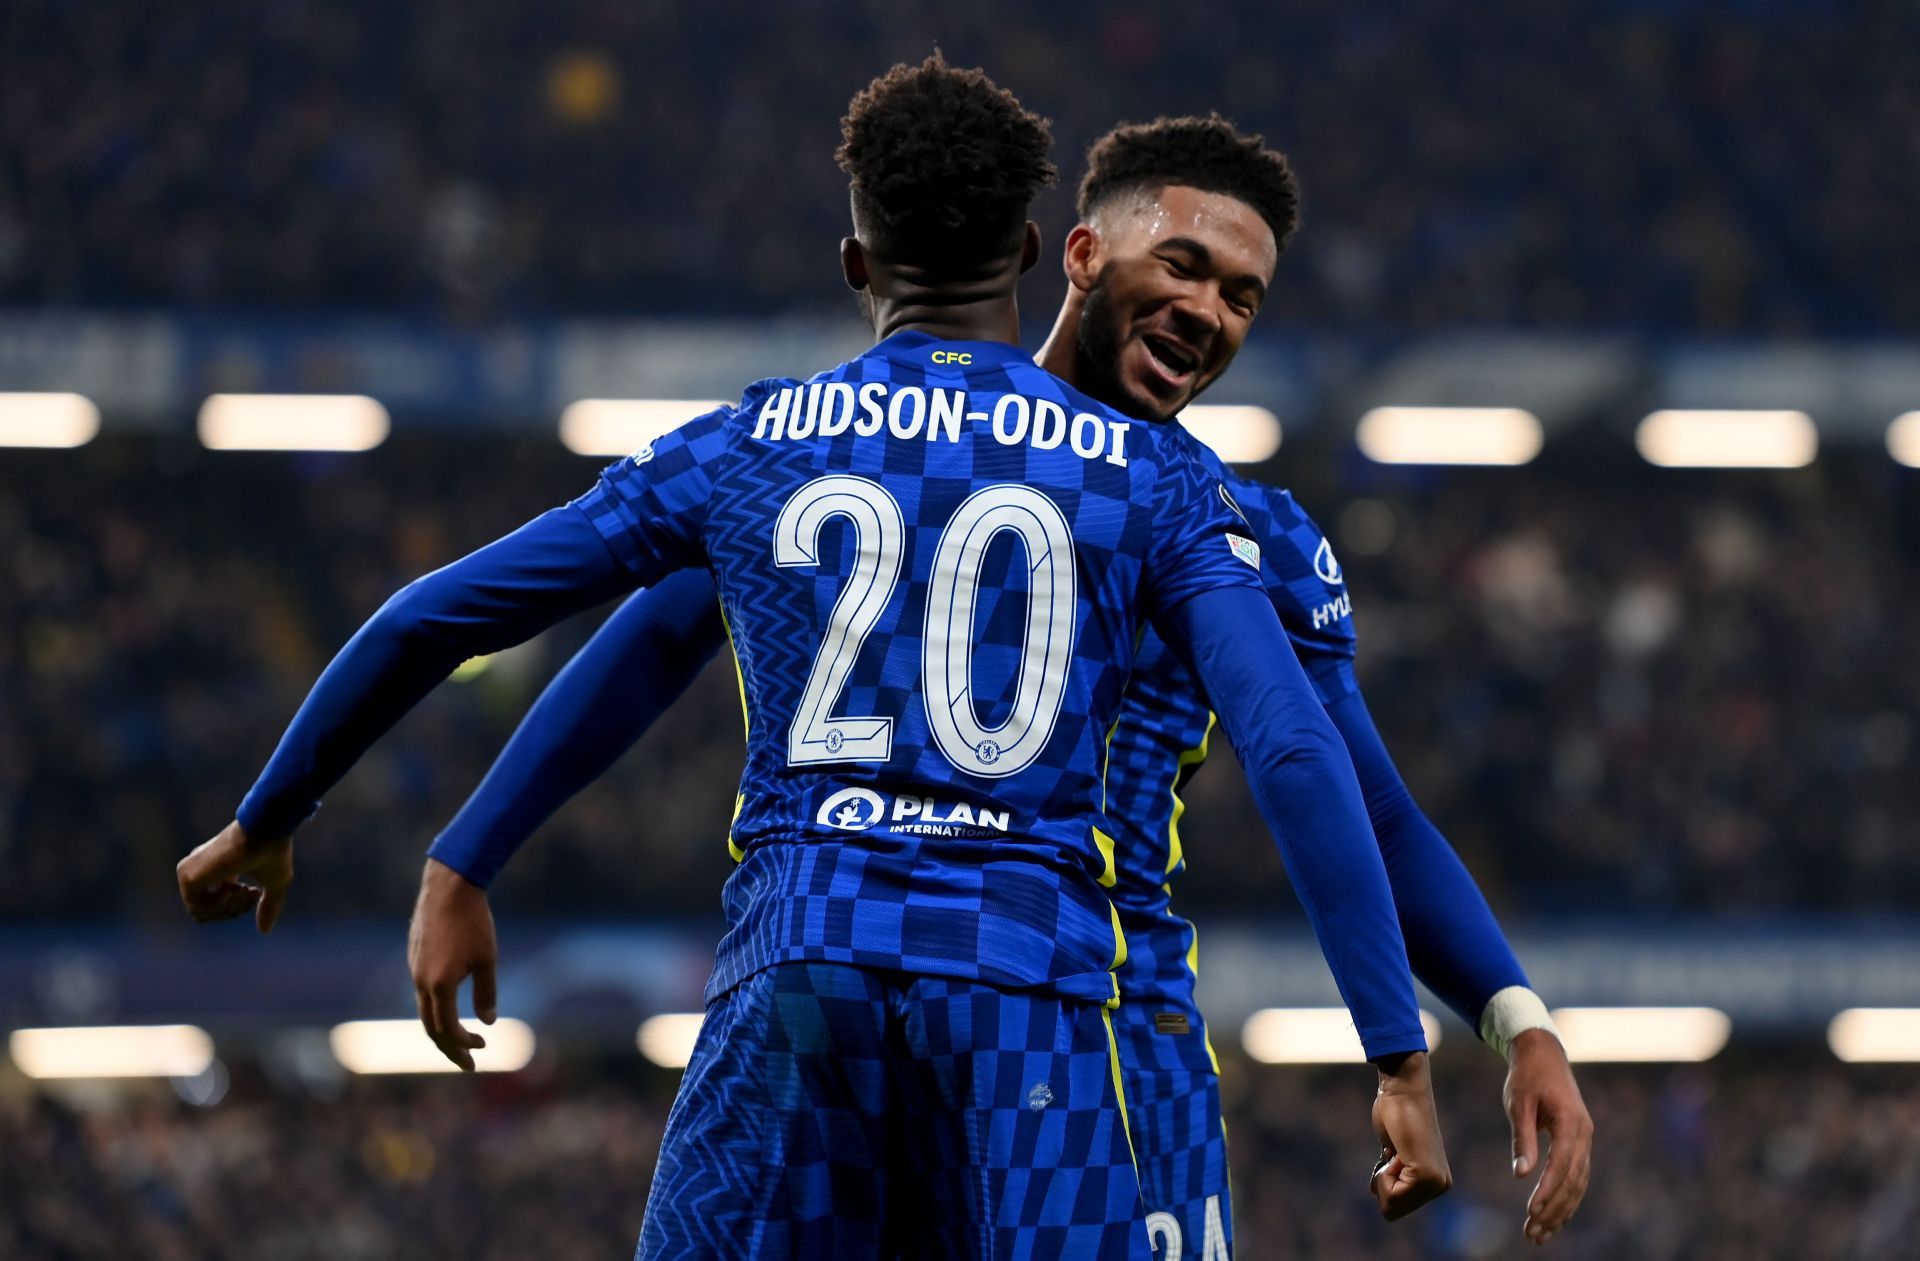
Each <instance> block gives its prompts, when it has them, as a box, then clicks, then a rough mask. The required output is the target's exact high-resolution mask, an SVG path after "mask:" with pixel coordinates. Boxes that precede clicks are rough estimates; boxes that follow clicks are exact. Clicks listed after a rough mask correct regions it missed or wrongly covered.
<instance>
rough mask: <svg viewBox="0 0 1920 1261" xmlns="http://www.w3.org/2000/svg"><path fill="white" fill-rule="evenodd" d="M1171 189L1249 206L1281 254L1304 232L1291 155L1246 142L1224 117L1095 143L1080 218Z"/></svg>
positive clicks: (1128, 132) (1122, 131)
mask: <svg viewBox="0 0 1920 1261" xmlns="http://www.w3.org/2000/svg"><path fill="white" fill-rule="evenodd" d="M1170 184H1184V185H1187V186H1188V187H1190V188H1198V189H1201V190H1202V191H1205V192H1209V193H1222V194H1224V195H1226V196H1228V197H1232V198H1235V199H1237V200H1239V201H1244V202H1246V203H1247V204H1248V205H1249V206H1252V207H1253V208H1254V210H1255V211H1257V212H1258V213H1259V215H1260V217H1261V218H1263V219H1265V220H1266V221H1267V226H1268V227H1270V228H1272V229H1273V242H1274V244H1275V245H1276V246H1278V247H1279V248H1280V249H1283V250H1284V249H1285V248H1286V247H1287V238H1288V237H1289V236H1291V235H1293V230H1294V228H1296V227H1298V226H1299V224H1300V185H1299V182H1298V181H1297V180H1295V179H1294V176H1293V168H1292V166H1290V165H1289V164H1288V162H1287V155H1286V154H1284V153H1281V152H1280V151H1279V150H1278V149H1270V148H1268V147H1267V142H1266V140H1265V138H1264V137H1261V136H1248V135H1243V134H1241V132H1240V130H1239V129H1238V128H1236V127H1235V126H1234V125H1233V124H1232V123H1230V122H1228V121H1227V120H1226V119H1224V118H1222V117H1220V115H1218V114H1212V115H1209V116H1208V117H1206V118H1198V117H1192V116H1188V117H1184V118H1156V119H1154V120H1153V121H1152V122H1150V123H1122V124H1121V125H1120V126H1118V127H1115V128H1114V129H1113V130H1112V131H1110V132H1108V133H1107V134H1106V135H1104V136H1102V137H1100V138H1099V139H1098V140H1096V141H1094V142H1093V143H1092V144H1091V145H1089V146H1088V148H1087V174H1086V177H1085V178H1084V179H1082V180H1081V181H1080V200H1079V203H1078V209H1079V211H1080V218H1081V219H1082V221H1084V220H1086V219H1088V218H1090V217H1091V216H1092V214H1093V212H1094V211H1095V210H1097V209H1098V208H1099V207H1100V206H1101V205H1102V204H1103V203H1105V202H1107V201H1108V200H1110V199H1112V198H1113V197H1115V196H1118V195H1120V194H1122V193H1129V192H1134V191H1137V190H1143V189H1144V190H1148V191H1152V192H1158V191H1159V190H1160V189H1163V188H1165V187H1167V186H1168V185H1170Z"/></svg>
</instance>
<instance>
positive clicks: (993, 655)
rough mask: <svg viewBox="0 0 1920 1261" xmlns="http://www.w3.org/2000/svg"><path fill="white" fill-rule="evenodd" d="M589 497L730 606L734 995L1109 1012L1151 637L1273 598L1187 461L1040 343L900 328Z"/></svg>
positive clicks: (720, 416) (692, 426) (594, 512)
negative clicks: (991, 1003)
mask: <svg viewBox="0 0 1920 1261" xmlns="http://www.w3.org/2000/svg"><path fill="white" fill-rule="evenodd" d="M581 502H582V506H583V507H584V508H585V510H586V511H587V513H588V515H589V516H590V517H591V518H592V519H593V521H594V522H595V524H596V525H597V526H598V528H599V529H600V532H601V533H602V535H603V536H604V537H605V538H606V540H607V542H608V545H609V546H610V547H611V548H612V549H613V551H614V552H615V554H616V555H617V556H619V557H620V559H621V560H622V561H623V562H624V563H626V564H627V565H628V566H629V567H630V568H632V569H633V571H634V572H635V574H636V575H637V576H638V577H639V579H640V580H641V581H642V582H652V581H654V580H656V579H658V578H659V577H661V576H662V575H663V574H665V573H667V572H669V571H671V570H674V569H678V568H683V567H687V566H691V565H698V564H704V565H706V566H707V567H708V568H709V569H710V570H711V571H712V573H713V575H714V581H715V585H716V587H717V588H718V590H719V593H720V602H721V607H722V609H723V611H724V613H725V617H726V621H727V628H728V634H729V636H730V638H731V640H732V643H733V650H734V656H735V659H736V662H737V664H738V667H739V674H740V691H741V701H742V706H743V709H744V711H745V721H746V728H747V755H746V768H745V771H744V772H743V774H742V777H741V783H740V792H739V798H738V801H737V804H736V808H735V815H734V821H733V827H732V833H731V836H730V838H729V845H730V847H731V849H732V852H733V856H734V857H735V859H736V860H738V862H739V866H738V868H737V869H736V870H735V871H734V873H733V875H732V876H731V877H730V878H729V880H728V882H727V886H726V890H725V893H724V895H723V902H724V906H725V909H726V914H727V920H728V929H727V934H726V936H725V938H724V940H723V941H722V943H721V945H720V949H719V956H718V959H717V961H716V966H715V971H714V975H713V978H712V980H711V981H710V982H709V987H708V994H709V996H710V997H712V996H717V995H719V994H723V993H725V992H727V991H728V990H730V989H732V988H733V987H734V986H735V985H737V984H738V983H739V982H740V981H741V980H743V979H745V978H746V977H747V976H750V975H752V974H753V973H755V972H757V971H759V970H761V969H763V968H765V967H768V966H770V965H772V964H775V963H780V962H787V961H794V960H820V961H827V962H840V963H853V964H859V965H862V966H868V967H875V968H887V969H897V970H901V971H906V972H914V973H921V974H928V975H937V976H949V977H964V978H968V979H976V980H982V981H986V982H989V983H991V984H995V985H1000V986H1005V987H1009V988H1045V989H1049V990H1051V991H1053V992H1056V993H1060V994H1064V995H1067V996H1071V997H1078V998H1087V999H1096V1000H1109V1001H1110V1000H1111V999H1113V997H1114V996H1115V994H1116V992H1117V991H1116V986H1115V981H1114V977H1113V975H1112V969H1113V968H1115V967H1116V966H1118V965H1119V964H1120V963H1121V962H1122V961H1123V960H1124V958H1125V954H1126V947H1125V945H1124V938H1123V937H1122V935H1121V933H1120V930H1119V926H1118V919H1117V915H1116V913H1115V910H1114V907H1113V904H1112V903H1111V902H1110V901H1109V899H1108V896H1107V893H1108V890H1109V889H1111V888H1112V887H1113V885H1114V883H1115V881H1116V879H1117V871H1116V868H1115V858H1114V844H1113V841H1112V839H1111V838H1112V836H1113V825H1112V824H1111V823H1110V822H1109V821H1108V819H1107V818H1106V816H1105V815H1104V814H1102V813H1101V810H1100V802H1101V779H1102V772H1103V770H1104V767H1105V759H1106V739H1107V735H1108V732H1109V730H1110V729H1111V728H1112V726H1113V724H1114V722H1115V721H1116V720H1117V719H1118V718H1119V716H1120V707H1121V696H1122V693H1123V690H1124V688H1125V684H1126V680H1127V676H1128V672H1129V670H1130V669H1131V667H1132V664H1133V658H1134V652H1135V646H1136V643H1137V642H1138V639H1139V636H1140V635H1141V633H1142V632H1143V631H1144V629H1145V626H1146V623H1145V619H1146V618H1147V617H1149V616H1150V615H1151V614H1152V612H1153V611H1154V610H1155V609H1159V608H1171V607H1173V606H1175V605H1177V604H1178V603H1180V602H1181V601H1184V600H1186V599H1188V598H1190V597H1192V596H1194V595H1196V594H1198V593H1200V592H1203V591H1207V590H1212V589H1215V588H1222V587H1248V588H1255V589H1257V588H1258V586H1259V583H1260V576H1259V569H1258V567H1259V549H1258V546H1257V544H1255V543H1254V542H1253V540H1252V538H1251V537H1250V532H1249V531H1248V529H1247V526H1246V524H1245V523H1244V522H1243V521H1242V520H1241V518H1240V517H1239V515H1238V514H1237V513H1236V512H1235V511H1234V509H1233V507H1232V503H1231V496H1229V495H1227V494H1224V493H1223V492H1222V486H1221V483H1220V480H1219V477H1218V475H1217V473H1215V472H1213V471H1212V470H1210V469H1209V468H1208V467H1207V466H1205V465H1203V464H1202V463H1201V462H1200V461H1199V460H1197V459H1196V458H1195V454H1194V449H1193V448H1192V446H1191V445H1190V444H1189V443H1187V442H1185V441H1182V440H1181V439H1180V436H1179V435H1178V434H1177V433H1176V432H1175V431H1173V430H1171V429H1163V428H1162V427H1157V426H1151V425H1146V424H1143V423H1139V422H1135V421H1132V420H1129V419H1127V418H1126V417H1123V416H1121V415H1120V414H1118V413H1116V412H1113V411H1111V410H1109V409H1107V408H1105V407H1103V406H1102V405H1100V404H1099V403H1096V402H1095V401H1093V400H1092V399H1090V398H1088V397H1087V396H1085V395H1083V394H1080V393H1079V392H1077V391H1075V390H1073V389H1072V388H1070V387H1068V386H1067V385H1066V384H1064V383H1063V382H1061V381H1060V380H1058V379H1057V378H1055V377H1053V376H1051V375H1049V374H1048V373H1046V372H1044V371H1043V370H1041V369H1040V368H1038V367H1036V366H1035V365H1034V364H1033V363H1032V362H1031V361H1030V360H1028V359H1027V358H1026V357H1025V356H1024V355H1023V354H1022V353H1021V352H1020V351H1019V349H1018V348H1016V347H1013V346H1004V345H998V344H992V343H978V342H949V341H940V340H936V339H934V338H931V337H928V336H926V335H924V334H919V333H901V334H896V335H895V336H893V337H890V338H888V339H887V340H885V341H883V342H881V343H880V344H879V345H877V346H875V347H874V348H873V349H872V350H870V351H868V352H867V353H866V354H863V355H861V356H860V357H859V358H857V359H854V360H852V361H850V362H848V363H845V364H842V365H840V366H839V367H836V368H833V369H831V370H829V371H827V372H823V373H821V374H820V375H818V376H816V377H814V378H812V379H811V380H809V381H806V382H800V381H794V380H771V381H762V382H760V383H758V384H756V385H754V386H753V387H751V388H750V389H749V390H748V391H747V392H746V394H745V395H744V396H743V397H742V399H741V401H740V403H739V404H738V405H737V406H731V407H725V408H722V409H720V410H718V411H716V412H713V413H711V414H709V415H706V416H703V417H700V418H698V419H696V420H693V421H690V422H689V423H687V424H686V425H684V426H682V427H681V428H679V429H677V430H675V431H674V432H673V433H671V434H669V435H667V436H666V437H664V438H661V439H659V440H657V441H656V442H654V443H652V444H651V445H650V446H648V447H647V448H645V449H643V450H641V451H640V452H638V453H636V454H635V455H634V456H632V457H631V458H629V459H626V460H622V461H620V462H618V463H617V464H615V465H613V466H612V467H611V468H609V469H608V470H607V471H606V473H605V474H604V475H603V477H602V479H601V482H600V485H599V486H598V487H597V488H596V489H595V490H594V491H593V492H592V493H591V494H589V495H588V496H587V497H586V498H585V499H584V500H582V501H581ZM637 668H644V666H643V665H642V666H638V667H637Z"/></svg>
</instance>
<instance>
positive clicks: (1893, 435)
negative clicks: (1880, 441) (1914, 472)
mask: <svg viewBox="0 0 1920 1261" xmlns="http://www.w3.org/2000/svg"><path fill="white" fill-rule="evenodd" d="M1887 452H1888V454H1890V455H1892V456H1893V458H1894V459H1896V460H1898V461H1900V463H1902V464H1904V465H1906V466H1907V467H1908V468H1920V412H1906V413H1903V414H1901V415H1899V416H1895V417H1894V418H1893V423H1892V424H1890V425H1888V426H1887Z"/></svg>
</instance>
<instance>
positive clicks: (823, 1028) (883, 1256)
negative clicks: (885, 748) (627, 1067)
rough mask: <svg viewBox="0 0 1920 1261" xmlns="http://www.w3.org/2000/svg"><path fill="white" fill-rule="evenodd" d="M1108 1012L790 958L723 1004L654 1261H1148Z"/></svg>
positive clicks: (657, 1195)
mask: <svg viewBox="0 0 1920 1261" xmlns="http://www.w3.org/2000/svg"><path fill="white" fill-rule="evenodd" d="M1113 1046H1114V1044H1113V1042H1112V1040H1111V1037H1110V1035H1109V1031H1108V1028H1107V1024H1106V1012H1105V1011H1104V1010H1103V1009H1102V1008H1101V1007H1099V1006H1098V1005H1095V1004H1091V1003H1082V1002H1078V1001H1075V1000H1072V999H1061V998H1055V997H1045V996H1037V995H1030V994H1024V993H1014V992H1008V991H1004V990H998V989H995V988H993V987H992V986H988V985H982V984H979V983H977V982H970V981H958V980H946V979H940V978H931V977H915V976H909V975H904V974H900V973H892V972H883V971H877V970H871V969H864V968H859V967H854V966H850V965H846V964H827V963H788V964H780V965H776V966H774V967H770V968H767V969H765V970H764V971H761V972H759V973H756V974H755V975H753V976H751V977H749V978H748V979H747V980H746V981H745V982H743V983H742V984H741V985H739V986H738V987H737V988H735V989H734V990H732V991H731V992H729V993H728V994H726V995H724V996H723V997H721V998H719V999H717V1000H715V1001H714V1002H713V1003H712V1004H710V1005H709V1006H708V1008H707V1017H706V1021H705V1023H704V1024H703V1026H702V1027H701V1031H700V1039H699V1042H698V1044H697V1045H696V1047H695V1050H694V1054H693V1059H692V1061H691V1062H690V1063H689V1064H688V1066H687V1073H686V1077H685V1079H684V1080H683V1081H682V1083H681V1087H680V1094H679V1097H678V1098H676V1099H675V1100H674V1105H673V1111H672V1114H671V1115H670V1117H669V1118H668V1122H667V1132H666V1137H665V1139H664V1140H663V1142H662V1145H661V1152H660V1163H659V1166H658V1168H657V1170H656V1171H655V1174H654V1181H653V1190H652V1193H651V1196H650V1198H649V1201H648V1205H647V1215H646V1222H645V1225H644V1226H643V1227H642V1229H641V1235H640V1245H639V1248H638V1250H637V1251H636V1253H635V1256H636V1258H641V1259H645V1261H668V1259H671V1261H686V1259H688V1258H728V1259H733V1258H816V1257H817V1258H835V1259H841V1258H847V1259H857V1258H874V1259H875V1261H891V1259H892V1258H900V1257H906V1258H916V1259H918V1258H924V1257H938V1258H966V1259H969V1261H972V1259H976V1258H977V1259H980V1261H985V1259H987V1258H993V1259H995V1261H1002V1259H1006V1261H1012V1259H1021V1261H1025V1259H1032V1261H1042V1259H1048V1258H1060V1257H1073V1258H1090V1259H1097V1261H1104V1259H1106V1258H1116V1259H1119V1258H1124V1259H1126V1261H1145V1259H1146V1258H1148V1257H1150V1256H1151V1255H1152V1254H1151V1252H1150V1250H1149V1245H1148V1242H1147V1234H1146V1225H1145V1223H1144V1222H1143V1221H1142V1218H1141V1208H1140V1189H1139V1182H1138V1180H1137V1178H1136V1175H1135V1173H1134V1167H1133V1158H1132V1152H1131V1149H1130V1147H1129V1144H1128V1136H1127V1131H1126V1126H1125V1123H1124V1121H1123V1118H1122V1114H1121V1111H1120V1109H1119V1107H1118V1098H1117V1094H1116V1086H1115V1072H1116V1064H1117V1060H1116V1057H1115V1052H1114V1049H1113Z"/></svg>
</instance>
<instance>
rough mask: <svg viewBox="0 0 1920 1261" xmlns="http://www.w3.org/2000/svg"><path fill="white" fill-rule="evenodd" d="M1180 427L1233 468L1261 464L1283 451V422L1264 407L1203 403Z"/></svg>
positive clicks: (1182, 419) (1183, 416)
mask: <svg viewBox="0 0 1920 1261" xmlns="http://www.w3.org/2000/svg"><path fill="white" fill-rule="evenodd" d="M1180 423H1181V424H1182V425H1185V426H1186V428H1187V432H1188V433H1190V434H1192V435H1193V436H1194V437H1196V438H1198V439H1200V441H1202V442H1204V443H1206V444H1207V445H1208V446H1209V447H1212V448H1213V452H1214V454H1215V455H1217V456H1219V457H1220V458H1221V459H1223V460H1225V461H1226V462H1227V463H1229V464H1258V463H1260V462H1261V461H1262V460H1271V459H1272V458H1273V457H1274V455H1275V453H1277V452H1278V451H1279V450H1280V418H1279V417H1278V416H1276V415H1274V414H1273V413H1272V412H1270V411H1268V410H1267V409H1266V408H1264V407H1243V406H1238V405H1234V404H1210V403H1199V404H1196V405H1194V406H1192V407H1189V408H1187V410H1185V411H1183V412H1181V413H1180Z"/></svg>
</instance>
